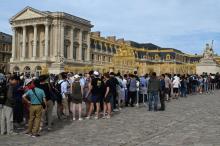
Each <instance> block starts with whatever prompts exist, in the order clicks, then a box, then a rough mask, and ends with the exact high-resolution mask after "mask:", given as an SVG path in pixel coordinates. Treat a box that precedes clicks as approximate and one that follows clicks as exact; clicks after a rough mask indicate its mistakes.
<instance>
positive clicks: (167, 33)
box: [0, 0, 220, 54]
mask: <svg viewBox="0 0 220 146" xmlns="http://www.w3.org/2000/svg"><path fill="white" fill-rule="evenodd" d="M26 6H30V7H33V8H35V9H38V10H42V11H63V12H66V13H70V14H72V15H76V16H79V17H82V18H84V19H87V20H90V21H91V23H92V24H93V25H94V27H93V28H92V31H101V35H102V36H104V37H106V36H116V37H117V38H124V39H125V40H132V41H136V42H139V43H153V44H156V45H158V46H161V47H169V48H175V49H179V50H181V51H183V52H185V53H191V54H195V53H197V54H201V53H202V52H203V50H204V48H205V44H206V43H211V41H212V40H214V51H215V53H218V54H220V0H1V5H0V31H2V32H6V33H11V28H10V24H9V19H10V18H11V17H12V16H13V15H15V14H16V13H18V12H19V11H21V10H22V9H23V8H25V7H26Z"/></svg>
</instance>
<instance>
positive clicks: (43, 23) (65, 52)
mask: <svg viewBox="0 0 220 146" xmlns="http://www.w3.org/2000/svg"><path fill="white" fill-rule="evenodd" d="M10 24H11V26H12V30H13V39H12V56H11V59H10V71H11V72H15V73H18V72H23V73H35V74H37V75H38V74H45V73H55V74H57V73H60V72H63V71H66V72H74V73H79V72H80V73H84V72H88V71H89V70H97V71H99V72H102V73H103V72H108V71H114V72H121V73H128V72H133V71H138V73H139V74H140V75H141V74H145V73H149V72H153V71H155V72H157V73H158V74H161V73H166V72H168V73H181V74H183V73H185V74H186V73H195V72H196V67H195V66H196V63H198V62H199V60H200V59H201V58H202V55H190V54H186V53H183V52H181V51H179V50H177V49H174V48H163V47H159V46H156V45H154V44H151V43H137V42H134V41H126V40H124V39H123V38H122V39H116V37H115V36H108V37H102V36H101V33H100V32H91V28H92V27H93V25H92V24H91V22H90V21H88V20H85V19H83V18H79V17H77V16H74V15H71V14H67V13H64V12H50V11H39V10H36V9H34V8H31V7H26V8H24V9H23V10H22V11H20V12H19V13H17V14H16V15H15V16H13V17H12V18H11V19H10ZM219 60H220V59H219Z"/></svg>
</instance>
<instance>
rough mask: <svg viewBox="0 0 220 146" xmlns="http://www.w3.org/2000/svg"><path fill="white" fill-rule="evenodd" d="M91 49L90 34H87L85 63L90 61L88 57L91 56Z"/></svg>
mask: <svg viewBox="0 0 220 146" xmlns="http://www.w3.org/2000/svg"><path fill="white" fill-rule="evenodd" d="M90 52H91V48H90V32H88V33H87V52H86V54H87V57H86V61H90V55H91V53H90Z"/></svg>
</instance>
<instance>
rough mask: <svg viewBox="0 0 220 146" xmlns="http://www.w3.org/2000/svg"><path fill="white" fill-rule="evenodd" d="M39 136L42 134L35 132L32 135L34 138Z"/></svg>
mask: <svg viewBox="0 0 220 146" xmlns="http://www.w3.org/2000/svg"><path fill="white" fill-rule="evenodd" d="M39 136H40V134H33V135H31V137H33V138H35V137H39Z"/></svg>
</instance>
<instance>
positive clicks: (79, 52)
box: [78, 29, 83, 61]
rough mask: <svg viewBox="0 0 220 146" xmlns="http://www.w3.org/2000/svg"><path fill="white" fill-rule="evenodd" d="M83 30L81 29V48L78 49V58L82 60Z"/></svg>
mask: <svg viewBox="0 0 220 146" xmlns="http://www.w3.org/2000/svg"><path fill="white" fill-rule="evenodd" d="M82 32H83V30H82V29H81V30H80V31H79V49H78V60H79V61H81V60H82Z"/></svg>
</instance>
